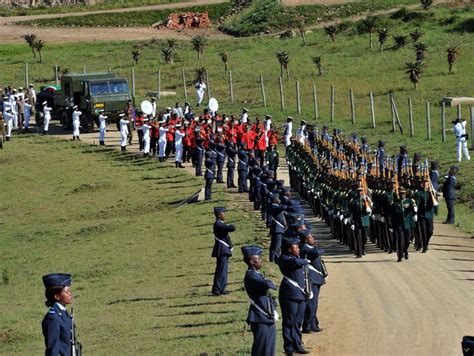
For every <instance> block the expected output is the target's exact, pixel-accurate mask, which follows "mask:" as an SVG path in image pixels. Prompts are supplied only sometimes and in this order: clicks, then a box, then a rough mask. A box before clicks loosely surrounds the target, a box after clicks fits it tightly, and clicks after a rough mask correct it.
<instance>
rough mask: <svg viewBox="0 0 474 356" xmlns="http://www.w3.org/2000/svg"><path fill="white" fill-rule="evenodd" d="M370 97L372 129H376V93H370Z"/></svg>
mask: <svg viewBox="0 0 474 356" xmlns="http://www.w3.org/2000/svg"><path fill="white" fill-rule="evenodd" d="M369 97H370V116H371V117H372V128H373V129H375V105H374V93H372V92H370V93H369Z"/></svg>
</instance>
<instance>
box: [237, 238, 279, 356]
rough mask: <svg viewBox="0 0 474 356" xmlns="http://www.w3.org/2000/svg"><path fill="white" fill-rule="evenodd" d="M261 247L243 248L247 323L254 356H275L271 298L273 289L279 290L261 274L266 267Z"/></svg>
mask: <svg viewBox="0 0 474 356" xmlns="http://www.w3.org/2000/svg"><path fill="white" fill-rule="evenodd" d="M262 252H263V249H262V248H261V247H259V246H244V247H242V254H243V255H244V262H245V263H246V264H247V266H248V270H247V272H246V273H245V278H244V285H245V290H246V291H247V294H248V296H249V298H250V307H249V313H248V316H247V323H248V324H249V325H250V328H251V330H252V333H253V344H252V356H273V355H275V341H276V329H275V320H276V319H277V314H276V313H275V307H276V305H275V301H274V300H273V298H272V297H271V296H270V294H269V290H270V289H276V286H275V283H273V282H272V281H271V280H269V279H266V278H265V277H264V276H263V274H262V273H261V272H260V271H259V270H260V269H261V268H262V266H263V260H262V257H261V254H262Z"/></svg>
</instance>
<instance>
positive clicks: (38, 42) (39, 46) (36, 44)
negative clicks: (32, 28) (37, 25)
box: [33, 39, 45, 63]
mask: <svg viewBox="0 0 474 356" xmlns="http://www.w3.org/2000/svg"><path fill="white" fill-rule="evenodd" d="M44 45H45V43H44V41H43V40H40V39H37V40H35V42H34V43H33V48H34V49H35V50H36V52H38V55H39V60H40V63H43V56H42V55H41V52H42V51H43V48H44Z"/></svg>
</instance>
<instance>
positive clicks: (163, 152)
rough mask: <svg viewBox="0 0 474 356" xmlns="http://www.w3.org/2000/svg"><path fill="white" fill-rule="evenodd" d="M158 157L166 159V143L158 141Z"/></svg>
mask: <svg viewBox="0 0 474 356" xmlns="http://www.w3.org/2000/svg"><path fill="white" fill-rule="evenodd" d="M158 147H159V150H158V157H166V141H161V140H160V141H158Z"/></svg>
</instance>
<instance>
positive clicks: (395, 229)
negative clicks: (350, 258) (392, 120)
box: [287, 130, 438, 262]
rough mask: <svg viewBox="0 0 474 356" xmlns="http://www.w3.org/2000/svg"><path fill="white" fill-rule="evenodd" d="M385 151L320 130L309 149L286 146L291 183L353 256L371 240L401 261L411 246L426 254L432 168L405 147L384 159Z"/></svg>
mask: <svg viewBox="0 0 474 356" xmlns="http://www.w3.org/2000/svg"><path fill="white" fill-rule="evenodd" d="M384 146H385V145H384V142H381V141H379V143H378V148H377V150H376V151H375V152H370V150H369V147H368V145H367V143H366V141H365V140H362V144H359V143H358V140H357V137H356V136H354V135H353V136H352V137H350V138H345V137H343V136H342V135H341V134H340V133H339V134H338V133H336V134H335V135H333V136H332V137H331V136H329V135H328V134H327V131H326V132H325V131H324V130H323V132H322V134H321V135H319V134H317V135H316V136H315V140H314V141H313V142H312V143H311V144H308V143H307V142H305V143H301V142H298V141H293V142H292V144H291V145H290V146H288V147H287V160H288V165H289V170H290V182H291V186H292V188H293V189H295V190H297V191H298V192H299V193H300V194H301V195H302V196H303V197H304V198H305V199H307V200H308V201H309V202H310V204H311V207H312V209H313V211H314V213H315V214H316V215H317V216H320V217H321V218H322V219H324V221H325V222H326V223H327V225H328V226H329V227H330V229H331V232H332V234H333V237H334V238H335V239H337V240H339V242H340V243H341V244H344V245H347V246H348V247H349V248H350V249H351V251H354V253H355V255H356V256H357V257H359V258H360V257H362V256H363V255H365V247H366V243H367V242H368V241H370V242H371V243H373V244H375V245H376V246H377V247H378V248H380V249H381V250H383V251H385V252H388V253H393V252H397V257H398V259H397V261H398V262H401V261H402V259H403V258H405V259H408V247H409V245H410V243H411V242H413V241H414V247H415V249H416V251H421V252H423V253H425V252H427V251H428V247H429V242H430V239H431V236H432V235H433V216H434V215H435V212H436V209H437V205H438V202H437V196H436V191H435V188H434V187H433V184H432V182H431V179H430V173H433V171H434V170H436V164H435V163H432V165H431V169H430V167H428V162H427V161H425V162H422V160H421V157H420V155H419V154H415V157H414V159H413V160H411V159H409V158H408V152H407V150H406V147H405V146H402V147H401V148H400V153H399V154H398V155H397V156H395V157H386V155H385V151H384ZM436 184H437V182H436Z"/></svg>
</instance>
